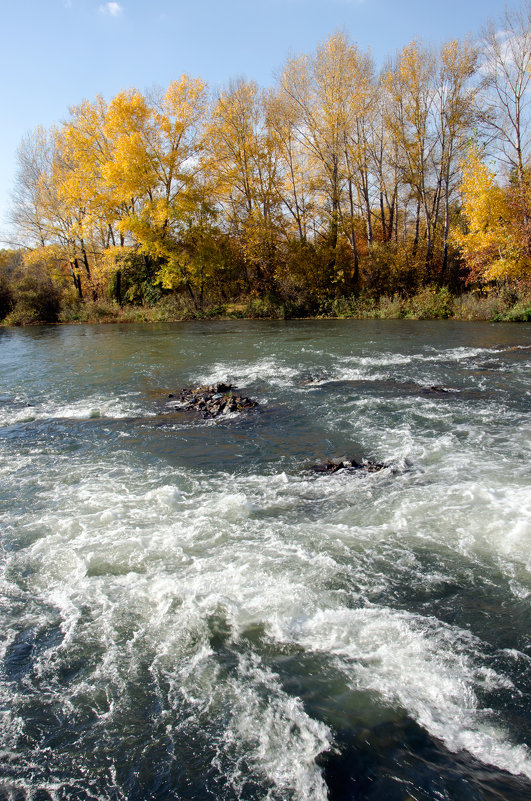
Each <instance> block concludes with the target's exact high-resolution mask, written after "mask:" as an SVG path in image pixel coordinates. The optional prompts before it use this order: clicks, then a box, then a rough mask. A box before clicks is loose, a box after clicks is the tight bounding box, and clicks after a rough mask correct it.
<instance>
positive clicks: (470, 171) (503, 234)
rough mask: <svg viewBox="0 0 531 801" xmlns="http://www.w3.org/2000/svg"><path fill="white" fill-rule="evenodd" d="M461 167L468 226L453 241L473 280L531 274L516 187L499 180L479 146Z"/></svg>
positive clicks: (454, 234) (504, 279)
mask: <svg viewBox="0 0 531 801" xmlns="http://www.w3.org/2000/svg"><path fill="white" fill-rule="evenodd" d="M461 168H462V173H463V178H462V183H461V198H462V204H463V205H462V212H463V216H464V219H465V224H466V227H465V230H464V231H462V230H454V232H453V240H454V242H455V243H456V244H457V245H458V246H459V247H460V249H461V252H462V254H463V258H464V260H465V263H466V265H467V267H468V269H469V280H471V281H479V282H480V283H485V282H488V281H506V280H518V279H521V278H527V277H529V276H531V258H530V257H531V254H530V253H529V249H528V247H527V242H526V235H525V233H526V232H525V226H522V221H521V220H519V219H518V213H517V208H515V204H514V202H512V201H513V194H514V190H513V189H512V187H511V186H509V187H506V188H503V187H500V186H499V185H498V184H497V183H496V177H495V174H494V172H493V171H492V170H490V169H489V168H488V166H487V165H486V164H485V162H484V161H483V159H482V158H481V155H480V152H479V150H478V148H477V147H471V148H470V150H469V153H468V157H467V159H466V161H464V162H463V163H462V165H461ZM528 189H529V187H528ZM517 191H518V192H519V191H520V187H518V190H517Z"/></svg>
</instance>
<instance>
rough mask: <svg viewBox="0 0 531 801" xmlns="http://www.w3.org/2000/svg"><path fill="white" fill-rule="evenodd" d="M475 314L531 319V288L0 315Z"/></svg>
mask: <svg viewBox="0 0 531 801" xmlns="http://www.w3.org/2000/svg"><path fill="white" fill-rule="evenodd" d="M234 319H241V320H244V319H251V320H253V319H254V320H260V319H261V320H292V319H325V320H326V319H358V320H363V319H365V320H370V319H372V320H392V319H403V320H462V321H466V320H473V321H484V322H529V321H531V290H530V289H529V288H527V287H525V288H524V289H514V288H510V289H509V288H507V287H504V288H501V289H499V290H492V291H490V292H488V293H486V292H483V293H479V292H468V293H464V294H461V295H454V294H452V293H451V292H450V291H449V290H448V289H447V288H445V287H442V288H436V287H426V288H425V289H423V290H422V291H420V292H418V293H416V294H414V295H412V296H410V297H400V296H398V295H395V296H394V297H389V296H386V295H382V296H380V297H373V296H370V295H366V294H358V295H351V296H343V297H338V298H332V297H325V298H321V299H319V298H306V297H296V298H292V299H285V298H279V297H275V296H267V297H257V296H247V297H243V298H238V299H236V300H234V299H232V300H227V301H226V302H224V303H220V302H205V303H204V304H203V305H202V306H198V305H194V304H193V303H191V301H190V299H189V298H188V297H186V296H184V295H179V294H175V293H173V294H168V295H166V296H163V297H162V298H161V299H160V300H158V302H156V303H152V304H147V303H145V304H142V305H135V304H124V305H119V304H118V303H116V302H115V301H112V300H109V299H99V300H97V301H89V300H86V301H83V302H79V301H72V300H60V301H59V302H58V303H56V304H55V306H54V307H53V308H50V306H49V305H47V304H46V302H45V299H43V298H36V297H35V296H34V295H32V296H31V297H25V298H20V299H19V300H18V301H17V303H16V305H15V307H14V308H13V309H12V310H11V312H10V313H9V314H8V315H7V316H6V317H5V319H4V320H2V321H0V325H3V326H20V325H35V324H40V323H48V322H53V323H138V322H149V323H156V322H165V323H170V322H179V321H184V320H234Z"/></svg>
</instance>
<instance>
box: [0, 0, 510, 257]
mask: <svg viewBox="0 0 531 801" xmlns="http://www.w3.org/2000/svg"><path fill="white" fill-rule="evenodd" d="M509 6H510V7H513V8H514V7H519V6H520V3H519V2H518V1H517V0H515V2H512V3H511V2H509ZM504 8H505V2H504V1H500V0H116V2H106V0H0V24H1V29H2V44H1V45H0V75H1V79H0V107H1V108H3V110H4V111H3V119H2V122H1V124H0V247H8V246H9V244H10V242H12V241H13V237H12V235H11V234H10V232H9V228H8V225H7V222H6V216H7V214H8V210H9V206H10V195H11V192H12V190H13V185H14V180H15V174H16V153H17V149H18V147H19V144H20V142H21V140H22V138H23V137H24V136H25V135H26V134H27V133H29V132H31V131H32V130H34V129H35V128H36V127H37V126H39V125H43V126H44V127H49V126H51V125H53V124H55V123H59V122H61V121H62V120H64V119H67V118H68V109H69V107H70V106H72V105H76V104H78V103H80V102H81V101H82V100H85V99H86V100H92V99H94V97H95V96H96V95H98V94H99V95H102V96H103V97H104V98H105V99H107V100H109V99H110V98H111V97H113V95H115V94H117V93H118V92H119V91H120V90H122V89H126V88H130V87H136V88H137V89H140V90H147V89H150V88H151V87H153V86H162V87H165V86H167V85H168V84H169V83H170V81H172V80H174V79H175V78H178V77H180V76H181V75H182V74H183V73H187V74H189V75H191V76H194V77H201V78H203V79H204V80H206V81H207V82H208V83H209V85H210V86H211V87H213V88H214V89H216V88H218V87H221V86H223V85H225V84H226V83H227V82H228V81H229V80H230V79H231V78H236V77H240V76H242V77H245V78H247V79H252V80H254V81H256V82H257V83H258V84H260V85H261V86H271V85H273V83H274V81H275V75H277V74H278V73H279V71H280V70H281V68H282V66H283V64H284V63H285V61H286V59H287V58H289V57H290V56H293V55H298V54H299V53H311V52H313V51H314V50H315V48H316V46H317V45H318V44H319V42H321V41H323V40H324V39H326V38H327V37H328V36H329V35H330V34H332V33H334V32H335V31H337V30H341V31H345V32H346V33H347V34H348V35H349V36H350V38H351V39H352V41H354V42H356V43H357V44H358V45H359V46H360V47H361V48H362V49H363V50H367V49H370V51H371V53H372V55H373V58H374V60H375V62H376V66H377V67H381V66H382V65H383V63H384V62H385V60H386V59H387V58H389V57H391V56H393V55H394V54H395V53H396V52H397V51H398V50H400V49H401V48H402V47H404V46H405V45H406V44H408V43H409V42H410V41H411V40H412V39H419V40H421V41H422V42H424V43H425V44H430V45H435V46H436V45H438V44H440V43H441V42H444V41H447V40H448V39H455V38H464V37H465V36H467V35H471V36H476V35H477V34H478V33H479V31H480V30H481V28H482V27H483V26H484V25H485V24H486V23H487V21H488V20H489V19H490V20H493V21H494V22H495V23H496V22H497V21H499V20H500V19H501V16H502V15H503V12H504Z"/></svg>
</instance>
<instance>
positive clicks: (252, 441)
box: [0, 320, 531, 801]
mask: <svg viewBox="0 0 531 801" xmlns="http://www.w3.org/2000/svg"><path fill="white" fill-rule="evenodd" d="M530 357H531V330H530V329H529V327H528V326H525V325H510V324H489V323H459V322H454V321H438V322H419V321H401V320H396V321H395V320H392V321H346V320H337V321H324V320H316V321H290V322H266V321H239V320H238V321H236V320H235V321H219V322H191V323H175V324H153V325H147V324H146V325H115V326H85V325H79V326H57V327H43V328H39V327H37V328H26V329H3V330H0V615H1V620H2V625H1V627H0V799H1V800H2V801H4V799H6V801H8V800H9V801H26V800H27V801H71V800H72V799H75V800H76V801H89V799H90V800H91V801H92V800H93V799H94V800H97V801H126V800H127V801H133V800H134V801H147V799H156V800H157V801H165V800H166V799H168V801H169V800H171V801H177V800H179V801H181V799H194V800H195V799H197V800H199V801H203V800H204V801H206V800H207V799H216V800H218V801H258V800H259V799H260V800H262V799H264V800H266V799H267V801H325V799H329V800H330V801H346V800H347V799H353V800H354V799H355V800H356V801H412V800H413V801H421V800H422V801H432V800H437V801H445V800H448V801H500V799H501V800H502V801H522V799H524V798H528V797H531V641H530V636H529V635H530V616H529V605H530V599H531V576H530V573H531V549H530V540H531V491H530V480H529V479H530V471H529V465H530V463H531V459H530V456H531V437H530V433H531V415H530V411H531V385H530V380H529V379H530V371H529V362H530ZM220 381H224V382H225V381H226V382H230V383H232V384H233V385H234V386H236V387H238V389H241V390H244V391H245V394H246V395H248V396H249V397H251V398H253V399H255V400H257V401H258V403H259V408H258V409H257V410H250V411H247V412H244V413H241V414H238V413H234V414H231V415H227V416H223V417H222V418H216V419H214V420H211V419H209V420H206V419H202V418H201V417H200V416H198V415H194V414H192V413H187V412H183V411H182V410H180V409H179V408H176V406H175V404H172V403H171V400H170V399H169V395H170V394H174V393H175V392H176V391H177V390H178V389H180V388H183V387H191V386H198V385H202V384H208V383H214V382H220ZM328 458H347V459H356V460H357V461H361V460H362V459H370V460H373V461H375V462H378V463H380V464H383V465H384V467H383V469H382V470H380V471H378V472H374V473H368V472H365V471H363V470H357V471H347V470H340V471H338V472H337V473H334V474H330V475H327V474H319V473H316V472H314V471H313V470H312V466H313V465H315V464H317V463H320V462H322V461H324V460H326V459H328Z"/></svg>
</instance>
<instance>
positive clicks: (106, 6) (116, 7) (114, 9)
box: [100, 3, 123, 17]
mask: <svg viewBox="0 0 531 801" xmlns="http://www.w3.org/2000/svg"><path fill="white" fill-rule="evenodd" d="M122 12H123V8H122V6H121V5H120V3H102V5H101V6H100V13H101V14H110V16H111V17H119V16H120V14H121V13H122Z"/></svg>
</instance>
